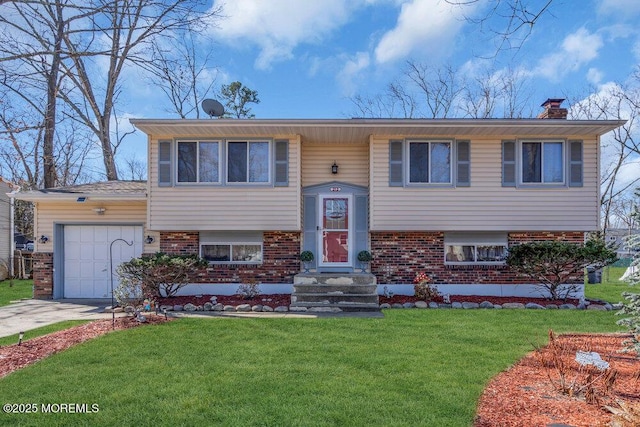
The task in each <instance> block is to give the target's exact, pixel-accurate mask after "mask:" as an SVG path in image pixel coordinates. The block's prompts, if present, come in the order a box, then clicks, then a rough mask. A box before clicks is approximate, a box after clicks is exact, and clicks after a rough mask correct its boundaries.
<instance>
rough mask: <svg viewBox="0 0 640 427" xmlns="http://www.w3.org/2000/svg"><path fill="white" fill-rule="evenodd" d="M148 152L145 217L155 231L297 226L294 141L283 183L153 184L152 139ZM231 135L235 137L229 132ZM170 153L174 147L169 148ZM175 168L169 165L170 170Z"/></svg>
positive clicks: (296, 152) (155, 158)
mask: <svg viewBox="0 0 640 427" xmlns="http://www.w3.org/2000/svg"><path fill="white" fill-rule="evenodd" d="M163 139H164V140H169V139H172V138H157V139H156V138H155V137H154V139H153V140H152V141H151V144H150V146H151V149H150V156H149V160H150V161H149V184H150V185H149V201H150V203H149V223H148V226H149V228H150V229H152V230H156V231H206V230H212V231H214V230H220V231H222V230H282V231H297V230H300V228H301V222H300V168H299V165H300V149H299V147H300V141H299V138H298V137H297V136H294V137H292V136H273V137H269V139H273V140H274V141H275V140H280V139H288V140H289V185H288V186H287V187H273V186H260V185H251V184H247V185H206V184H204V185H182V184H181V185H177V186H173V187H159V186H158V143H157V141H158V140H163ZM234 139H240V138H236V137H234ZM174 154H175V153H174ZM174 171H175V170H174Z"/></svg>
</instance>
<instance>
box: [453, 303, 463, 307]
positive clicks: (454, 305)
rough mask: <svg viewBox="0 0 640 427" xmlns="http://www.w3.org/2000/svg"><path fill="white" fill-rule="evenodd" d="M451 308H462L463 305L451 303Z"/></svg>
mask: <svg viewBox="0 0 640 427" xmlns="http://www.w3.org/2000/svg"><path fill="white" fill-rule="evenodd" d="M451 308H462V303H460V302H454V303H451Z"/></svg>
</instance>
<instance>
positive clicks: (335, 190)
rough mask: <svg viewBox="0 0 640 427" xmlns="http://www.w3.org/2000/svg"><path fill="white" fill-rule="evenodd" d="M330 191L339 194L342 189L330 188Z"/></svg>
mask: <svg viewBox="0 0 640 427" xmlns="http://www.w3.org/2000/svg"><path fill="white" fill-rule="evenodd" d="M331 191H333V192H340V191H342V188H340V187H331Z"/></svg>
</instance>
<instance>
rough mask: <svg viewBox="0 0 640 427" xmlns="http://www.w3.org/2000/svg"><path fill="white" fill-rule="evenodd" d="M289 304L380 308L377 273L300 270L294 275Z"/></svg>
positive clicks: (307, 306) (359, 308)
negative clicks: (311, 271) (306, 271)
mask: <svg viewBox="0 0 640 427" xmlns="http://www.w3.org/2000/svg"><path fill="white" fill-rule="evenodd" d="M291 306H292V307H306V308H308V309H311V308H315V309H323V310H329V309H336V310H337V309H339V310H342V311H371V310H379V305H378V293H377V286H376V277H375V276H374V275H372V274H366V273H354V274H347V273H303V274H298V275H296V276H295V277H294V281H293V294H292V295H291Z"/></svg>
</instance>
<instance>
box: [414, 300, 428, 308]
mask: <svg viewBox="0 0 640 427" xmlns="http://www.w3.org/2000/svg"><path fill="white" fill-rule="evenodd" d="M415 307H416V308H427V307H429V304H427V302H426V301H416V304H415Z"/></svg>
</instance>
